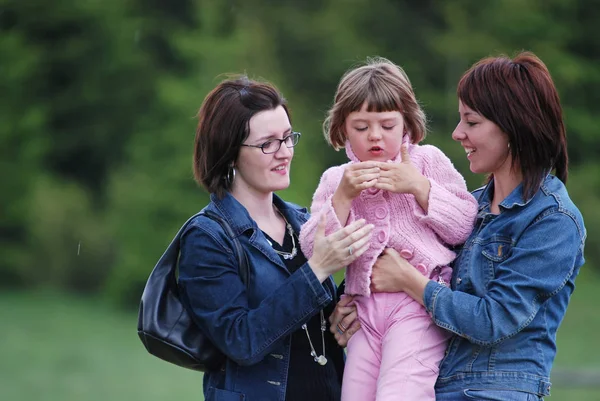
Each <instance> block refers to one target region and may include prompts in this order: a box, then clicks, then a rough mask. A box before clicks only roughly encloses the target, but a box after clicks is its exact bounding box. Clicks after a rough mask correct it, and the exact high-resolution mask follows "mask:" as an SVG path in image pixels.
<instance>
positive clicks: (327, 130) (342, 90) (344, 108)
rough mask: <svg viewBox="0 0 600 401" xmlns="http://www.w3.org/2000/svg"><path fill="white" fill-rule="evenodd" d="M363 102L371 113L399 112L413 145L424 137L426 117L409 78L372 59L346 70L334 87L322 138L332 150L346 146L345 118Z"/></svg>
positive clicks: (389, 64) (396, 68) (383, 61)
mask: <svg viewBox="0 0 600 401" xmlns="http://www.w3.org/2000/svg"><path fill="white" fill-rule="evenodd" d="M365 102H366V103H367V111H370V112H371V111H375V112H382V111H399V112H400V113H402V116H403V117H404V124H405V129H406V130H407V131H408V132H409V133H410V141H411V142H412V143H419V142H420V141H422V140H423V139H424V138H425V135H426V129H427V128H426V124H427V118H426V116H425V112H424V111H423V110H422V109H421V107H420V106H419V103H418V102H417V99H416V97H415V93H414V91H413V88H412V85H411V84H410V80H409V79H408V76H407V75H406V73H405V72H404V70H403V69H402V68H401V67H399V66H398V65H396V64H394V63H392V62H391V61H389V60H388V59H386V58H383V57H374V58H368V59H367V61H366V62H365V63H364V64H362V65H360V66H358V67H355V68H353V69H351V70H349V71H347V72H346V73H345V74H344V76H343V77H342V79H341V80H340V83H339V85H338V87H337V91H336V93H335V98H334V103H333V106H332V107H331V109H330V110H329V112H328V113H327V118H326V119H325V121H324V122H323V134H324V135H325V139H326V140H327V142H328V143H329V144H330V145H331V146H333V148H334V149H335V150H339V149H340V148H343V147H344V146H345V144H346V134H345V131H344V124H345V121H346V117H348V115H349V114H350V113H352V112H354V111H359V110H360V109H361V107H362V105H363V104H364V103H365Z"/></svg>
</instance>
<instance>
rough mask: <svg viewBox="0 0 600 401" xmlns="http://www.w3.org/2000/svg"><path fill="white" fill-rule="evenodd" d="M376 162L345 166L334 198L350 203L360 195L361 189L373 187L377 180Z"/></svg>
mask: <svg viewBox="0 0 600 401" xmlns="http://www.w3.org/2000/svg"><path fill="white" fill-rule="evenodd" d="M377 164H378V163H377V162H370V161H368V162H358V163H352V164H349V165H347V166H346V168H345V170H344V175H343V176H342V180H341V181H340V183H339V185H338V187H337V189H336V191H335V194H334V198H337V199H338V200H341V201H346V202H350V201H352V199H354V198H356V197H357V196H358V195H360V193H361V191H362V190H363V189H367V188H371V187H374V186H375V184H376V183H377V179H378V178H379V167H377Z"/></svg>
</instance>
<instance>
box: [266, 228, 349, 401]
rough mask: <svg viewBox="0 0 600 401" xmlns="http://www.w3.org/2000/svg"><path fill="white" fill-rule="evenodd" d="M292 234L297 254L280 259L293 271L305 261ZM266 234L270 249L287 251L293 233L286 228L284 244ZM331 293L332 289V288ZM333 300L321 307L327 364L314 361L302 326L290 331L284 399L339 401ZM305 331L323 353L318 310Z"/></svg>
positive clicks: (338, 355) (340, 353) (339, 366)
mask: <svg viewBox="0 0 600 401" xmlns="http://www.w3.org/2000/svg"><path fill="white" fill-rule="evenodd" d="M293 235H294V241H295V243H296V248H297V250H298V253H297V254H296V256H295V257H294V258H292V259H285V258H284V257H283V256H282V255H280V257H281V260H282V261H283V263H284V264H285V266H286V267H287V269H288V270H289V271H290V273H294V272H295V271H296V270H298V269H299V268H300V267H301V266H302V265H303V264H304V263H306V256H304V253H302V250H301V249H300V244H299V240H298V236H297V235H296V233H294V234H293ZM265 236H266V237H267V239H268V240H269V241H270V242H271V246H272V247H273V249H275V250H277V251H281V252H285V253H290V252H291V251H292V248H293V243H292V236H291V235H290V234H289V232H288V231H287V229H286V232H285V236H284V238H283V244H282V246H280V245H279V244H278V243H277V241H274V240H273V239H272V238H271V237H269V236H268V235H267V234H266V233H265ZM323 285H325V286H327V287H328V288H329V290H333V288H332V284H331V282H330V280H325V282H324V283H323ZM332 292H333V291H332ZM334 307H335V302H332V303H331V304H329V305H327V306H326V307H325V308H324V309H323V315H324V317H325V322H326V325H327V327H326V329H325V332H324V333H323V335H324V338H325V357H326V358H327V363H326V364H325V365H323V366H321V365H319V364H318V363H317V362H315V360H314V358H313V356H312V355H311V347H310V343H309V341H308V338H307V336H306V331H305V330H304V329H302V328H300V329H299V330H297V331H295V332H294V333H292V345H291V350H290V367H289V370H288V380H287V388H286V394H285V399H286V401H300V400H302V401H305V400H311V401H339V400H340V398H341V392H342V374H343V350H342V349H341V348H340V347H339V345H338V344H337V342H336V341H335V338H334V337H333V335H332V334H331V332H330V331H329V320H328V317H329V315H330V314H331V313H332V312H333V308H334ZM306 326H307V329H308V334H309V335H310V340H311V341H312V344H313V347H314V348H315V351H316V353H317V355H322V354H323V339H322V337H321V333H322V332H321V314H320V313H317V314H316V315H314V316H312V317H311V318H310V320H309V321H308V322H306Z"/></svg>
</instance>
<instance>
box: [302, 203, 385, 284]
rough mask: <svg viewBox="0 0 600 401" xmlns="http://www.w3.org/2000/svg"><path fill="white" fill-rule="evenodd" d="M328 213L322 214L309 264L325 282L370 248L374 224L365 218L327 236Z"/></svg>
mask: <svg viewBox="0 0 600 401" xmlns="http://www.w3.org/2000/svg"><path fill="white" fill-rule="evenodd" d="M326 219H327V217H326V214H323V215H321V218H320V219H319V225H318V226H317V232H316V234H315V242H314V248H313V255H312V257H311V258H310V259H309V260H308V264H309V266H310V267H311V268H312V270H313V272H314V273H315V275H316V276H317V278H318V279H319V280H320V281H321V282H323V281H325V279H326V278H327V277H329V276H330V275H332V274H333V273H335V272H337V271H338V270H341V269H343V268H344V267H346V266H348V265H349V264H350V263H352V262H354V261H355V260H356V259H357V258H358V257H359V256H361V255H362V254H363V253H365V251H366V250H367V249H369V245H370V240H371V231H372V230H373V227H374V226H373V224H365V223H366V221H365V220H364V219H360V220H357V221H355V222H353V223H352V224H350V225H348V226H346V227H343V228H340V229H339V230H338V231H336V232H334V233H332V234H330V235H328V236H326V235H325V227H326Z"/></svg>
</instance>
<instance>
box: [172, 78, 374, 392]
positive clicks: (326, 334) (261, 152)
mask: <svg viewBox="0 0 600 401" xmlns="http://www.w3.org/2000/svg"><path fill="white" fill-rule="evenodd" d="M299 137H300V134H299V133H298V132H293V131H292V126H291V123H290V116H289V111H288V108H287V105H286V102H285V99H284V98H283V97H282V96H281V94H280V93H279V92H278V91H277V89H276V88H275V87H274V86H273V85H271V84H269V83H265V82H257V81H253V80H250V79H248V78H247V77H240V78H237V79H231V80H227V81H224V82H222V83H221V84H219V85H218V86H217V87H216V88H215V89H214V90H213V91H212V92H211V93H209V94H208V96H207V97H206V99H205V100H204V103H203V104H202V107H201V108H200V112H199V122H198V128H197V131H196V141H195V153H194V173H195V177H196V179H197V181H198V182H199V183H200V184H201V185H203V186H204V187H205V188H206V189H207V190H208V191H209V192H210V193H211V196H210V199H211V202H210V203H209V205H208V206H207V207H206V208H205V209H206V210H207V211H210V212H212V213H214V214H216V215H218V216H220V217H221V218H222V219H224V220H225V221H227V222H228V223H229V225H230V227H231V231H232V235H233V236H234V237H236V239H237V240H238V241H239V243H240V244H241V247H242V248H243V252H244V254H245V256H246V258H247V260H248V266H249V269H250V271H249V274H248V280H247V282H246V283H244V282H243V281H242V279H241V277H240V275H239V270H240V268H239V263H238V259H237V257H236V251H235V250H234V249H235V248H234V238H232V237H231V236H230V235H228V234H227V233H226V232H225V231H224V230H223V227H221V225H219V224H218V223H216V222H214V221H213V220H210V219H209V218H207V217H205V216H199V217H196V218H194V219H192V220H191V223H190V224H189V225H188V226H187V228H186V229H185V230H184V231H183V234H182V236H181V255H180V258H179V288H180V290H181V298H182V302H183V303H184V304H185V306H186V308H187V310H188V312H189V313H190V315H191V316H192V318H193V320H194V323H195V324H196V325H198V326H199V328H200V329H201V330H202V331H203V332H204V333H205V334H206V336H207V337H208V338H209V339H210V340H211V341H212V342H213V343H214V344H215V346H216V347H217V348H218V349H219V350H221V351H222V352H223V353H224V354H225V356H226V361H225V363H224V365H223V366H222V367H220V368H219V369H216V370H214V371H208V372H206V373H205V374H204V396H205V399H206V400H207V401H214V400H220V401H228V400H240V399H247V400H279V401H283V400H286V401H293V400H297V399H307V398H308V399H311V400H312V401H325V400H327V401H329V400H337V399H339V397H340V389H341V377H342V370H343V365H344V360H343V359H344V358H343V351H342V349H341V348H340V347H339V346H338V345H337V342H336V341H335V338H334V337H333V335H332V334H331V333H330V331H329V330H327V321H326V316H329V314H330V313H331V311H332V310H333V307H334V304H335V301H337V298H338V297H337V288H336V285H335V282H334V281H333V279H332V277H331V275H332V274H333V273H335V272H337V271H339V270H340V269H342V268H343V267H345V266H346V265H347V264H348V263H351V262H352V261H354V260H355V259H356V258H358V257H360V255H362V253H363V252H365V250H366V248H367V247H368V243H369V238H370V231H371V229H372V226H370V225H366V224H365V222H364V221H357V222H355V223H354V224H352V225H350V226H348V227H346V228H344V229H340V230H337V231H336V232H335V233H332V234H331V235H329V236H327V237H325V233H324V231H325V228H324V227H325V221H323V222H321V223H320V224H319V229H318V233H317V239H316V241H315V247H314V249H313V252H312V253H311V256H310V257H309V258H307V257H306V256H305V255H304V253H303V249H302V248H301V247H299V246H298V233H299V232H300V226H301V225H302V224H304V223H305V222H306V221H307V220H308V218H309V217H310V216H309V214H308V213H307V211H306V209H304V208H300V207H298V206H296V205H294V204H292V203H289V202H285V201H284V200H283V199H281V198H279V197H278V196H277V195H275V194H274V192H275V191H279V190H283V189H286V188H287V187H288V186H289V185H290V168H291V165H292V159H293V157H294V146H295V145H296V144H297V143H298V139H299ZM348 247H352V248H353V249H355V252H354V253H353V254H352V255H349V254H348V253H347V249H348ZM307 259H308V260H307Z"/></svg>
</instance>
